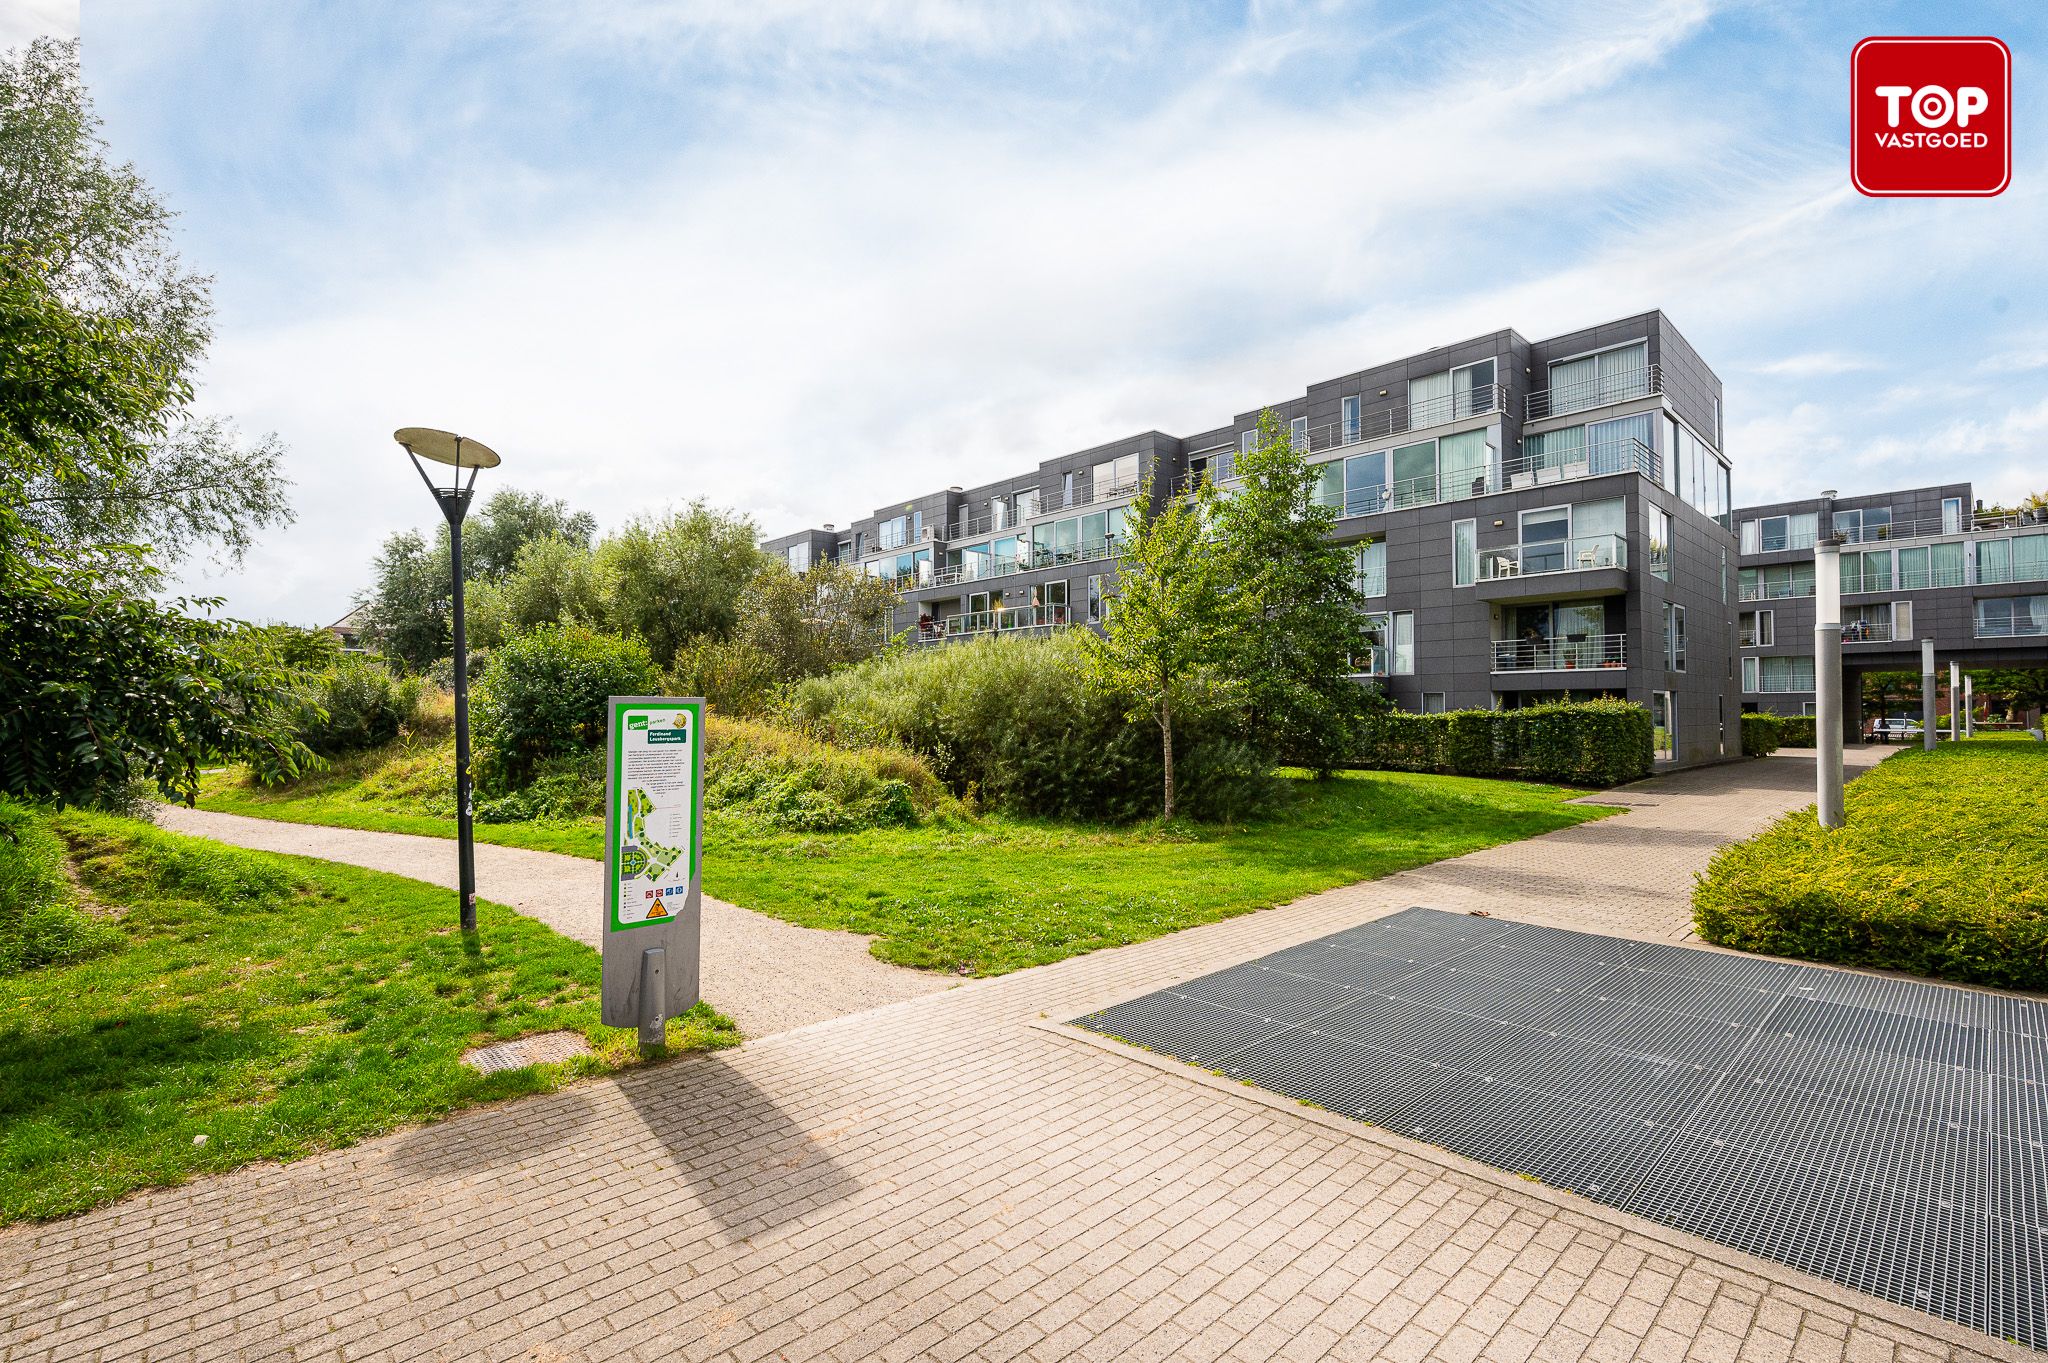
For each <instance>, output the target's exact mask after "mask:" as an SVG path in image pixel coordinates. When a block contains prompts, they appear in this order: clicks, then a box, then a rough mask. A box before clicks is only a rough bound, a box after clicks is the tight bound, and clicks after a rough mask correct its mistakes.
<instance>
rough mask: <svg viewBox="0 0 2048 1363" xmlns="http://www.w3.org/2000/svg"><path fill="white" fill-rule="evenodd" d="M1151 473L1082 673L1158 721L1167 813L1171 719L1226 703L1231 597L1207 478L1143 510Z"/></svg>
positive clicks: (1236, 616)
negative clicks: (1187, 491)
mask: <svg viewBox="0 0 2048 1363" xmlns="http://www.w3.org/2000/svg"><path fill="white" fill-rule="evenodd" d="M1152 498H1153V489H1152V485H1151V480H1150V479H1149V478H1148V479H1147V480H1146V483H1145V486H1144V487H1142V488H1140V489H1139V492H1138V497H1137V500H1136V501H1135V502H1134V503H1133V504H1132V511H1133V516H1134V518H1133V519H1132V521H1131V522H1130V525H1129V534H1130V539H1129V541H1128V543H1127V544H1126V546H1125V548H1124V555H1123V561H1122V564H1121V566H1120V568H1119V570H1118V573H1117V580H1116V587H1115V590H1114V595H1113V597H1112V601H1111V609H1110V612H1109V619H1108V621H1107V622H1106V624H1105V628H1104V633H1103V634H1102V636H1101V637H1100V638H1091V639H1090V641H1089V648H1088V669H1089V673H1090V675H1091V677H1092V678H1093V679H1094V680H1095V682H1096V683H1097V684H1098V685H1101V686H1102V687H1104V688H1105V689H1107V690H1108V691H1110V692H1111V693H1112V694H1115V695H1120V696H1124V697H1126V698H1127V700H1128V702H1129V706H1130V711H1129V713H1130V716H1131V718H1132V719H1150V720H1152V721H1153V722H1154V723H1156V724H1157V725H1158V726H1159V745H1160V757H1161V765H1162V767H1163V770H1164V777H1163V782H1162V790H1161V797H1162V798H1161V813H1162V815H1163V816H1164V817H1165V818H1168V819H1171V818H1173V816H1174V810H1175V802H1174V785H1173V741H1174V740H1173V734H1174V724H1175V722H1176V721H1177V720H1180V721H1185V720H1189V719H1192V718H1194V717H1195V716H1196V715H1197V714H1198V713H1200V712H1203V711H1208V710H1213V709H1215V708H1217V707H1219V706H1223V705H1226V704H1229V703H1231V702H1232V701H1233V700H1234V699H1235V698H1236V696H1237V694H1238V688H1237V687H1236V686H1235V685H1234V684H1233V681H1232V679H1231V677H1230V676H1229V675H1228V674H1226V672H1225V670H1224V664H1225V662H1226V660H1227V659H1228V657H1229V654H1230V647H1229V646H1230V642H1231V636H1232V634H1233V631H1234V630H1236V629H1237V628H1238V627H1239V626H1240V624H1241V623H1242V619H1243V615H1244V612H1243V610H1242V608H1241V599H1240V598H1238V597H1235V596H1233V594H1232V593H1231V592H1229V591H1228V590H1226V587H1225V577H1226V574H1225V565H1224V563H1223V556H1222V554H1221V553H1220V552H1219V547H1218V543H1217V540H1216V539H1215V537H1214V536H1212V535H1211V534H1210V533H1209V531H1208V528H1207V522H1208V521H1209V520H1210V519H1211V518H1212V517H1213V516H1214V515H1215V513H1216V500H1217V499H1216V495H1215V492H1214V490H1213V489H1212V488H1210V487H1209V486H1208V484H1207V483H1203V484H1201V485H1200V486H1198V487H1196V488H1195V489H1194V490H1193V492H1192V493H1191V494H1190V495H1188V496H1186V497H1178V496H1168V497H1167V498H1166V499H1165V500H1164V503H1163V505H1161V506H1160V507H1159V509H1158V510H1156V511H1155V510H1152V509H1151V507H1152Z"/></svg>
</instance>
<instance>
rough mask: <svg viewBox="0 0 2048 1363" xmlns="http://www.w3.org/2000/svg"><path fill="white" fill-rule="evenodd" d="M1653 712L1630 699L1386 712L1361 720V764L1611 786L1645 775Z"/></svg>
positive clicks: (1391, 768)
mask: <svg viewBox="0 0 2048 1363" xmlns="http://www.w3.org/2000/svg"><path fill="white" fill-rule="evenodd" d="M1651 729H1652V726H1651V723H1650V712H1649V711H1648V710H1646V709H1644V708H1643V707H1642V706H1640V705H1637V704H1635V703H1634V702H1632V701H1621V700H1594V701H1574V702H1571V703H1568V704H1555V705H1531V706H1527V707H1525V708H1523V709H1520V710H1453V711H1450V712H1447V713H1444V714H1433V715H1419V714H1413V713H1410V712H1407V711H1401V710H1390V711H1388V712H1386V713H1385V714H1380V715H1374V716H1372V717H1371V718H1370V719H1369V720H1368V721H1367V725H1366V746H1365V750H1364V752H1363V753H1361V754H1360V765H1361V766H1367V767H1382V768H1387V769H1390V770H1394V771H1428V772H1442V773H1445V774H1447V775H1452V776H1514V777H1520V778H1522V779H1524V780H1529V781H1561V782H1564V783H1566V784H1568V785H1583V786H1612V785H1619V784H1621V783H1622V782H1624V781H1634V780H1638V779H1640V778H1642V777H1644V776H1647V775H1649V774H1650V768H1651V761H1652V758H1651Z"/></svg>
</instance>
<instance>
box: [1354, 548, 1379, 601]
mask: <svg viewBox="0 0 2048 1363" xmlns="http://www.w3.org/2000/svg"><path fill="white" fill-rule="evenodd" d="M1353 571H1354V574H1355V577H1354V581H1355V582H1356V584H1357V587H1358V594H1359V595H1360V596H1385V595H1386V594H1387V542H1386V541H1385V540H1368V541H1367V542H1366V543H1364V544H1361V545H1359V546H1358V550H1357V553H1356V554H1355V555H1354V557H1353Z"/></svg>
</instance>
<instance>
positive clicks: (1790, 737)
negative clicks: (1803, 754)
mask: <svg viewBox="0 0 2048 1363" xmlns="http://www.w3.org/2000/svg"><path fill="white" fill-rule="evenodd" d="M1819 741H1820V740H1819V739H1817V738H1816V737H1814V733H1813V716H1812V715H1779V716H1778V746H1779V747H1781V748H1811V747H1812V746H1814V744H1816V743H1818V742H1819Z"/></svg>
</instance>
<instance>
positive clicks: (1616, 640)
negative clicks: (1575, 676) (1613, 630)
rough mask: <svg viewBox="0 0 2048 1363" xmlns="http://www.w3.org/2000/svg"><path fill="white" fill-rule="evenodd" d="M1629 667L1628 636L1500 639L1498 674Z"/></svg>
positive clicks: (1496, 647) (1496, 659)
mask: <svg viewBox="0 0 2048 1363" xmlns="http://www.w3.org/2000/svg"><path fill="white" fill-rule="evenodd" d="M1627 666H1628V636H1627V635H1626V634H1567V635H1566V636H1565V637H1564V638H1562V639H1496V640H1494V641H1493V670H1494V671H1496V672H1575V671H1578V670H1580V669H1582V668H1601V669H1608V670H1613V669H1619V668H1624V667H1627Z"/></svg>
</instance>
